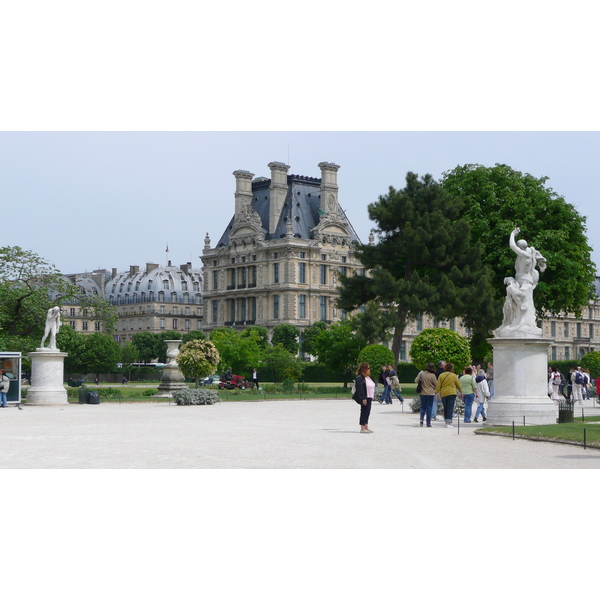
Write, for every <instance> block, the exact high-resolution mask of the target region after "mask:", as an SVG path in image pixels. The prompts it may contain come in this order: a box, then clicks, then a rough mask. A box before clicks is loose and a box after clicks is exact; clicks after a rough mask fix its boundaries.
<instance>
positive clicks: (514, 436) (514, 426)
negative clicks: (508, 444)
mask: <svg viewBox="0 0 600 600" xmlns="http://www.w3.org/2000/svg"><path fill="white" fill-rule="evenodd" d="M512 424H513V441H514V439H515V422H514V421H513V422H512Z"/></svg>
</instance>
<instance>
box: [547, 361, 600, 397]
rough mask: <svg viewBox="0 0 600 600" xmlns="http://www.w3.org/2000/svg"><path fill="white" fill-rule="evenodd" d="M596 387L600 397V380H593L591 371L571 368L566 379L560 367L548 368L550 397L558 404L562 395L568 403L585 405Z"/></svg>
mask: <svg viewBox="0 0 600 600" xmlns="http://www.w3.org/2000/svg"><path fill="white" fill-rule="evenodd" d="M594 385H595V387H596V392H597V393H598V395H600V378H596V379H595V380H593V379H592V378H591V377H590V371H589V369H582V368H581V367H571V368H570V369H569V374H568V375H567V376H566V377H565V376H564V375H563V374H562V373H561V372H560V370H559V369H558V367H548V395H549V396H550V398H551V399H552V400H554V402H555V403H556V404H558V403H559V401H560V395H562V396H563V397H564V398H565V400H567V402H573V404H574V403H575V402H579V404H583V402H584V401H587V400H589V399H590V388H591V386H594Z"/></svg>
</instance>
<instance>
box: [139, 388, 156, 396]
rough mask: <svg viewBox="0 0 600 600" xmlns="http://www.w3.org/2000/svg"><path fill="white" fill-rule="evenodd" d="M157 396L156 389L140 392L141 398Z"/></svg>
mask: <svg viewBox="0 0 600 600" xmlns="http://www.w3.org/2000/svg"><path fill="white" fill-rule="evenodd" d="M156 394H158V388H156V389H152V390H144V391H143V392H142V396H155V395H156Z"/></svg>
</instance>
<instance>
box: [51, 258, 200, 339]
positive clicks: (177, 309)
mask: <svg viewBox="0 0 600 600" xmlns="http://www.w3.org/2000/svg"><path fill="white" fill-rule="evenodd" d="M67 277H68V278H69V279H70V281H71V282H72V283H73V284H74V285H77V286H78V287H79V289H80V292H81V294H82V295H89V294H96V295H101V296H103V297H104V298H105V299H106V300H107V301H108V302H109V303H110V304H112V305H113V306H114V307H115V308H116V310H117V315H118V322H117V326H116V330H115V331H114V332H113V335H114V336H115V340H116V341H118V342H127V341H130V340H131V339H132V336H133V334H134V333H139V332H142V331H147V332H150V333H161V332H163V331H178V332H181V335H184V334H186V333H189V332H190V331H200V330H201V329H202V318H203V314H202V313H203V303H202V273H201V271H200V270H199V269H193V268H192V264H191V263H187V264H184V265H180V266H179V267H177V266H173V265H171V262H170V261H168V264H167V266H160V265H158V264H156V263H146V267H145V269H140V267H139V266H137V265H132V266H130V267H129V270H128V271H122V272H118V271H117V269H112V272H111V273H109V272H108V271H106V270H104V269H102V270H98V271H93V272H92V273H77V274H72V275H68V276H67ZM63 309H64V311H65V312H64V313H63V317H64V322H67V323H68V324H69V325H70V326H71V327H72V328H73V329H74V330H75V331H79V332H81V333H93V332H94V331H102V327H101V324H100V323H98V322H94V321H93V320H92V315H91V311H90V310H89V309H86V308H83V307H82V306H80V305H67V304H65V305H63Z"/></svg>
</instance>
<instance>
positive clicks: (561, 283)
mask: <svg viewBox="0 0 600 600" xmlns="http://www.w3.org/2000/svg"><path fill="white" fill-rule="evenodd" d="M547 180H548V178H547V177H541V178H536V177H533V176H532V175H529V174H527V173H526V174H523V173H521V172H519V171H515V170H514V169H512V168H511V167H509V166H508V165H503V164H496V165H495V166H494V167H484V166H482V165H477V164H468V165H463V166H458V167H456V168H455V169H453V170H451V171H447V172H446V173H444V175H443V179H442V185H443V187H444V189H445V190H446V191H447V192H448V193H449V194H450V195H451V196H452V197H454V198H457V199H458V200H460V201H461V203H462V207H463V208H462V212H461V214H462V216H463V217H464V218H465V219H466V220H467V221H468V222H469V224H470V225H471V230H472V236H473V240H474V241H476V242H478V243H480V244H481V247H482V251H483V254H482V259H483V261H484V263H485V264H487V265H489V266H490V267H491V268H492V270H493V271H494V273H495V275H494V278H493V281H492V285H493V288H494V295H493V300H494V310H495V312H496V314H497V322H496V323H495V324H494V327H497V326H499V325H500V322H501V320H502V317H501V315H502V312H501V305H502V302H503V300H504V297H505V295H506V286H505V284H504V277H507V276H513V275H514V263H515V254H514V252H513V251H512V250H511V249H510V248H509V246H508V239H509V236H510V233H511V231H512V230H513V229H514V228H515V226H518V227H519V228H520V229H521V236H522V237H523V238H524V239H526V240H527V243H528V244H529V245H530V246H534V247H535V248H536V249H537V250H539V251H540V252H541V253H542V254H543V255H544V257H545V258H546V259H547V261H548V268H547V269H546V271H545V272H544V273H543V275H541V277H540V281H539V284H538V286H537V288H536V290H535V294H534V298H535V306H536V309H537V310H538V313H539V314H540V315H541V316H548V315H552V314H558V313H561V312H573V313H575V314H576V315H578V316H579V315H580V314H581V309H582V307H584V306H586V305H587V303H588V301H589V300H592V299H594V297H595V293H594V289H593V283H594V280H595V275H596V266H595V265H594V263H593V262H592V259H591V252H592V249H591V247H590V245H589V243H588V240H587V236H586V225H585V224H586V217H585V216H584V215H580V214H579V213H578V212H577V210H576V208H575V207H574V206H573V205H572V204H570V203H568V202H567V201H566V200H565V199H564V198H563V197H562V196H559V195H558V194H557V193H555V192H554V190H553V189H552V188H550V187H547V186H546V182H547Z"/></svg>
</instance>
